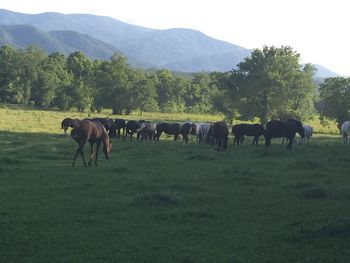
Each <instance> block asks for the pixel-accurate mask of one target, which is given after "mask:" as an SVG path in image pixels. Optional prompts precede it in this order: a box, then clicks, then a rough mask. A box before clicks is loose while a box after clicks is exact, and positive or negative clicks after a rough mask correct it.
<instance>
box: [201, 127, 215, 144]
mask: <svg viewBox="0 0 350 263" xmlns="http://www.w3.org/2000/svg"><path fill="white" fill-rule="evenodd" d="M212 125H213V124H212V123H201V125H200V127H199V141H198V143H201V142H204V143H207V142H210V139H209V138H208V133H209V130H210V127H211V126H212Z"/></svg>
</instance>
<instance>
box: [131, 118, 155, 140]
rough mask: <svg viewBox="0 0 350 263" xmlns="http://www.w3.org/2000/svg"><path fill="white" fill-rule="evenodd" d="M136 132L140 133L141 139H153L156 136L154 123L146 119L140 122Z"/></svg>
mask: <svg viewBox="0 0 350 263" xmlns="http://www.w3.org/2000/svg"><path fill="white" fill-rule="evenodd" d="M136 133H137V134H139V135H140V137H141V141H144V140H146V141H147V140H149V141H153V140H154V139H155V137H156V124H155V123H151V122H148V121H146V122H144V123H142V124H141V127H140V129H138V130H137V131H136Z"/></svg>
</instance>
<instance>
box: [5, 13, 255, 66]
mask: <svg viewBox="0 0 350 263" xmlns="http://www.w3.org/2000/svg"><path fill="white" fill-rule="evenodd" d="M0 24H4V25H17V24H28V25H32V26H34V27H36V28H37V29H39V30H41V31H44V32H50V31H61V30H64V31H66V30H69V31H76V32H79V33H82V34H87V35H89V36H90V37H92V38H95V39H98V40H101V41H103V42H106V43H108V44H110V45H112V46H113V47H115V49H117V50H119V51H120V52H122V53H123V54H125V55H126V56H127V57H128V58H129V59H130V58H133V59H134V60H137V61H138V64H141V65H150V66H152V67H156V68H159V67H164V66H165V65H167V66H168V68H169V69H171V70H181V71H192V70H205V71H208V70H220V71H222V70H231V69H232V67H234V66H235V65H236V64H237V63H239V62H240V61H241V60H242V59H243V58H244V57H246V56H247V55H249V54H250V50H248V49H245V48H242V47H239V46H236V45H233V44H231V43H228V42H225V41H221V40H217V39H214V38H211V37H209V36H206V35H205V34H203V33H201V32H199V31H195V30H191V29H169V30H155V29H150V28H145V27H140V26H135V25H130V24H127V23H123V22H121V21H118V20H116V19H112V18H109V17H104V16H95V15H85V14H71V15H64V14H59V13H42V14H34V15H32V14H22V13H16V12H12V11H7V10H3V9H0ZM230 53H231V54H232V58H231V62H230V63H229V65H228V63H227V61H224V62H223V63H220V62H219V60H218V57H223V56H224V55H225V54H226V55H227V54H230ZM202 61H205V62H206V63H203V64H198V63H201V62H202ZM196 63H197V64H196ZM184 69H188V70H184Z"/></svg>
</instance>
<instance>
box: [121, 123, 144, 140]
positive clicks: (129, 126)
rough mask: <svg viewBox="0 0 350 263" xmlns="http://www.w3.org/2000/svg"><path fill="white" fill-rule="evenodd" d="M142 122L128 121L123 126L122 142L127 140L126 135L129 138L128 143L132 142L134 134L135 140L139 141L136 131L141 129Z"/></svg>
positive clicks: (138, 134)
mask: <svg viewBox="0 0 350 263" xmlns="http://www.w3.org/2000/svg"><path fill="white" fill-rule="evenodd" d="M144 122H145V121H144V120H139V121H134V120H130V121H128V122H127V123H126V126H125V137H124V140H126V139H127V137H128V135H129V137H130V141H132V136H133V135H134V133H136V136H137V137H136V139H137V140H139V138H140V133H138V132H137V130H138V129H140V128H141V125H142V123H144Z"/></svg>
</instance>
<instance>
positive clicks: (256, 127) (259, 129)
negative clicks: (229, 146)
mask: <svg viewBox="0 0 350 263" xmlns="http://www.w3.org/2000/svg"><path fill="white" fill-rule="evenodd" d="M232 134H233V135H234V136H235V137H234V139H233V144H237V145H239V144H240V143H243V140H244V136H245V135H246V136H254V140H253V143H252V144H255V145H256V146H257V145H258V143H259V137H260V136H261V135H263V136H265V129H264V127H263V126H262V125H260V124H237V125H233V127H232Z"/></svg>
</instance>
